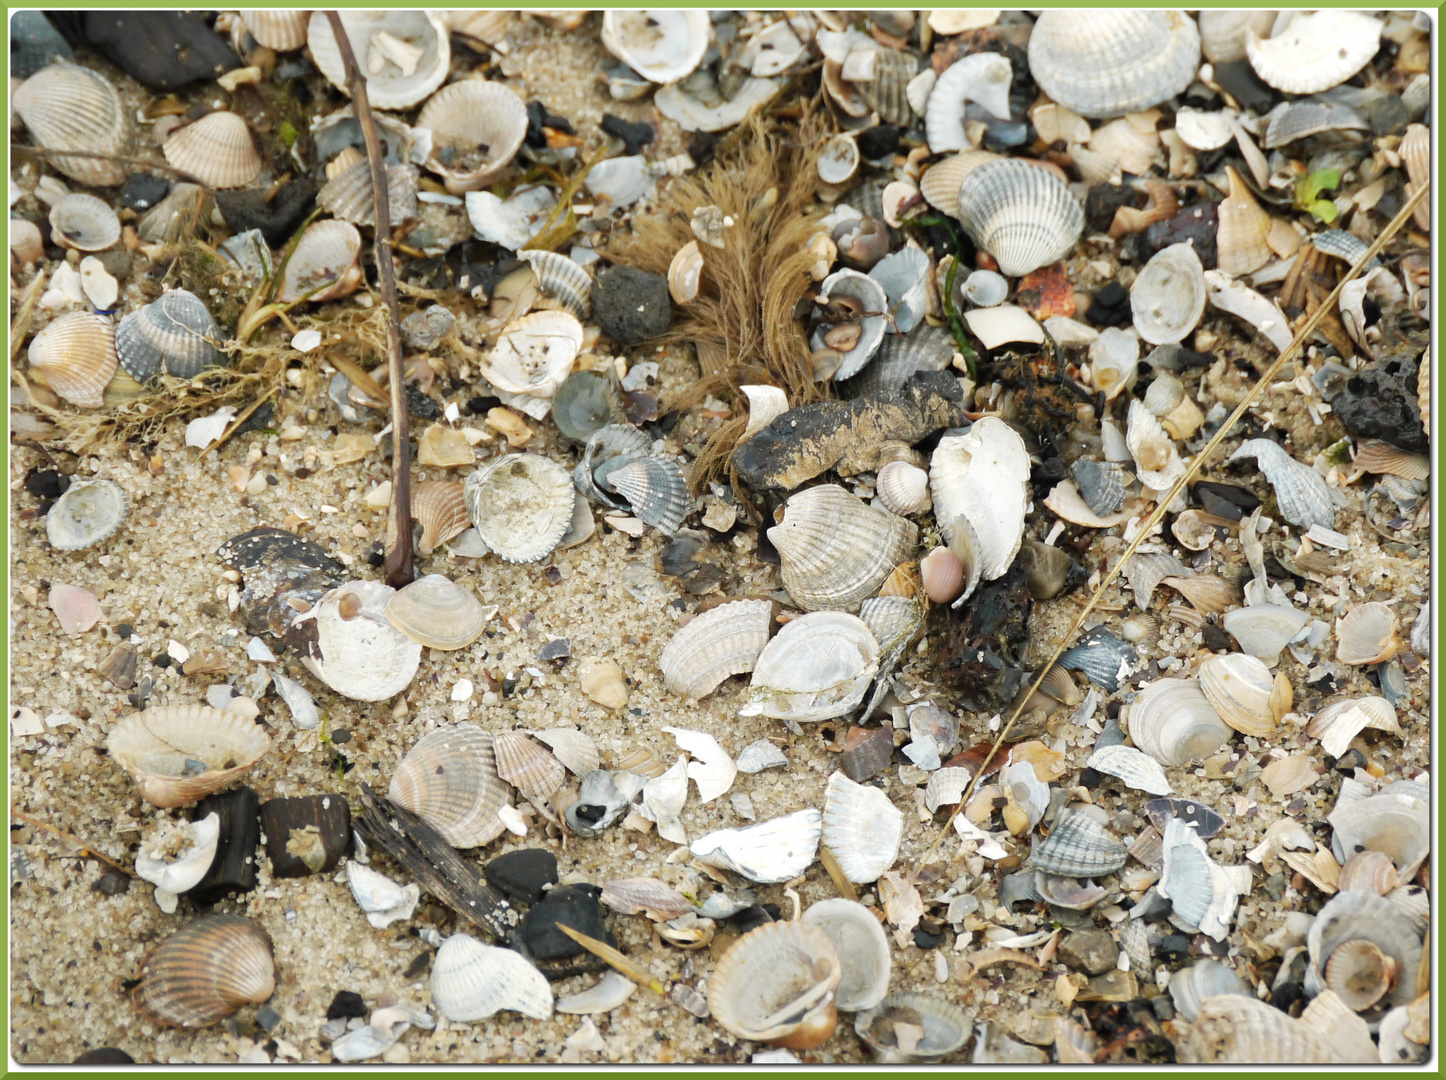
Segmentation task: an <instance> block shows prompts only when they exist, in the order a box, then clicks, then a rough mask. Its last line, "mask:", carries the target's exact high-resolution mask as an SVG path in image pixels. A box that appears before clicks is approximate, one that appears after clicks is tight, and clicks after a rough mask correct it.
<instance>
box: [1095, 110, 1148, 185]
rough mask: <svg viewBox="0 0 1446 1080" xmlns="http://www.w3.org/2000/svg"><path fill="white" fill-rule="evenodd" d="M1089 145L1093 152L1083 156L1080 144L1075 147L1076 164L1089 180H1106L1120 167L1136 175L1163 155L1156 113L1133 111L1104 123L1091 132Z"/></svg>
mask: <svg viewBox="0 0 1446 1080" xmlns="http://www.w3.org/2000/svg"><path fill="white" fill-rule="evenodd" d="M1088 149H1089V151H1090V154H1091V155H1092V156H1091V157H1089V158H1080V157H1079V148H1078V147H1076V148H1075V154H1076V158H1077V160H1076V161H1075V164H1076V166H1078V168H1079V170H1080V173H1081V175H1083V176H1084V177H1085V179H1086V180H1088V181H1093V182H1095V183H1102V182H1104V181H1107V180H1109V179H1110V178H1111V177H1113V176H1114V175H1115V173H1116V172H1117V171H1118V172H1120V173H1122V174H1123V173H1132V174H1134V175H1136V176H1138V175H1141V174H1144V173H1148V172H1149V171H1150V170H1151V169H1152V168H1153V167H1154V166H1155V164H1156V162H1157V161H1158V159H1159V155H1160V136H1159V133H1158V132H1157V131H1156V130H1155V114H1154V113H1150V112H1145V113H1132V114H1131V115H1129V116H1126V117H1121V118H1120V119H1119V120H1111V121H1110V122H1109V123H1107V124H1102V125H1100V126H1099V127H1098V128H1096V129H1095V131H1094V133H1093V134H1092V135H1091V136H1090V140H1089V144H1088Z"/></svg>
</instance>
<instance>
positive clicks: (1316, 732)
mask: <svg viewBox="0 0 1446 1080" xmlns="http://www.w3.org/2000/svg"><path fill="white" fill-rule="evenodd" d="M1368 727H1369V728H1375V729H1376V730H1377V731H1390V732H1394V733H1395V734H1397V735H1399V734H1401V727H1400V724H1398V723H1397V721H1396V707H1395V706H1394V705H1392V704H1391V703H1390V702H1389V701H1387V700H1386V699H1385V698H1383V697H1363V698H1349V699H1347V700H1345V701H1335V702H1332V703H1331V704H1329V705H1327V706H1325V707H1324V708H1323V709H1321V710H1320V711H1319V712H1318V713H1316V714H1315V716H1314V718H1312V720H1311V722H1310V726H1309V727H1308V728H1306V734H1307V735H1309V736H1310V737H1311V738H1313V739H1319V740H1320V744H1321V749H1323V750H1324V751H1325V752H1326V753H1327V754H1329V755H1330V756H1331V757H1340V756H1341V755H1342V754H1344V753H1345V752H1346V750H1347V749H1348V748H1349V747H1350V744H1351V740H1352V739H1354V738H1355V737H1356V736H1357V735H1359V734H1360V733H1361V732H1362V731H1363V730H1365V729H1366V728H1368Z"/></svg>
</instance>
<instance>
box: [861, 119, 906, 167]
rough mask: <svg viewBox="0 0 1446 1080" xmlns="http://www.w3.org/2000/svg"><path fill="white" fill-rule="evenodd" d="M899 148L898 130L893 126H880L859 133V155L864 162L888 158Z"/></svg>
mask: <svg viewBox="0 0 1446 1080" xmlns="http://www.w3.org/2000/svg"><path fill="white" fill-rule="evenodd" d="M898 148H899V129H898V128H897V127H895V126H894V125H893V124H880V125H878V127H871V128H869V129H868V130H867V131H862V132H860V133H859V154H860V155H861V156H862V157H863V159H864V160H865V161H877V160H879V158H882V157H888V156H889V155H890V154H892V153H893V152H894V151H895V150H897V149H898Z"/></svg>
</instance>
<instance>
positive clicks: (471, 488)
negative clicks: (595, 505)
mask: <svg viewBox="0 0 1446 1080" xmlns="http://www.w3.org/2000/svg"><path fill="white" fill-rule="evenodd" d="M463 495H464V497H465V498H466V500H467V512H468V513H469V514H470V515H471V516H472V524H474V525H475V526H477V531H478V533H480V534H481V536H482V539H483V540H484V541H485V542H486V544H487V547H488V548H489V549H490V550H492V551H494V552H496V553H497V555H498V556H499V557H500V558H502V559H504V560H506V561H507V562H512V563H529V562H537V561H538V560H540V559H545V558H546V557H547V556H548V555H549V554H550V553H551V552H552V550H553V549H554V548H555V547H557V544H558V541H560V540H561V539H562V538H563V536H564V535H566V533H567V531H568V529H569V528H570V527H571V525H572V512H573V506H574V503H575V501H576V500H575V499H574V497H573V487H572V477H570V476H569V475H568V473H567V470H566V469H564V468H563V467H562V466H561V465H559V464H557V462H555V461H553V460H551V459H550V458H545V457H542V456H541V455H539V454H506V455H504V456H502V457H500V458H498V459H497V460H496V461H492V462H489V463H488V464H486V465H484V466H482V467H481V468H480V469H478V470H477V471H476V472H474V473H472V474H471V475H470V476H468V477H467V479H466V481H465V482H464V484H463Z"/></svg>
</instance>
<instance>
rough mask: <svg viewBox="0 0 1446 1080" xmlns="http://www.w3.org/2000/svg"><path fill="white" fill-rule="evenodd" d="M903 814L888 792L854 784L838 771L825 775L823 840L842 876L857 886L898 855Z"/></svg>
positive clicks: (864, 882)
mask: <svg viewBox="0 0 1446 1080" xmlns="http://www.w3.org/2000/svg"><path fill="white" fill-rule="evenodd" d="M903 834H904V814H903V811H901V810H900V809H899V808H898V807H897V806H895V805H894V804H893V802H892V801H891V800H890V799H889V797H888V795H887V794H885V793H884V792H882V791H880V790H879V789H878V788H875V787H868V786H866V785H864V784H856V783H854V782H853V781H852V780H850V779H849V778H848V777H847V776H845V775H844V774H843V773H841V772H834V773H832V774H831V775H830V776H829V778H828V788H827V790H826V792H825V794H824V804H823V843H824V845H825V846H826V847H827V848H828V849H829V851H831V852H833V856H834V858H835V859H837V860H838V864H839V866H840V867H841V868H842V870H843V872H844V876H845V877H846V878H848V879H849V880H850V881H852V882H854V883H855V884H858V885H867V884H869V883H870V882H874V881H877V880H878V879H879V875H880V874H882V873H884V871H886V870H888V869H889V868H890V867H892V866H893V865H894V860H896V859H897V858H898V857H899V841H900V840H901V839H902V837H903Z"/></svg>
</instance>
